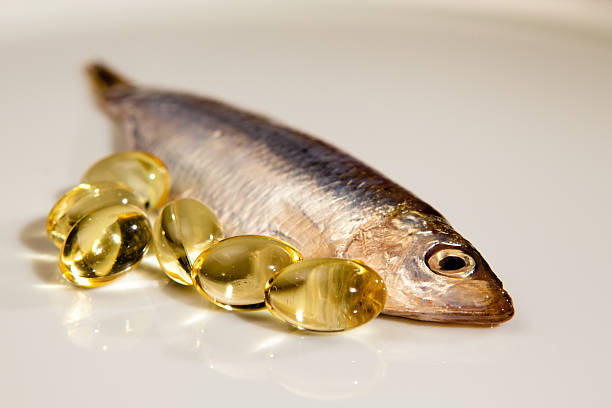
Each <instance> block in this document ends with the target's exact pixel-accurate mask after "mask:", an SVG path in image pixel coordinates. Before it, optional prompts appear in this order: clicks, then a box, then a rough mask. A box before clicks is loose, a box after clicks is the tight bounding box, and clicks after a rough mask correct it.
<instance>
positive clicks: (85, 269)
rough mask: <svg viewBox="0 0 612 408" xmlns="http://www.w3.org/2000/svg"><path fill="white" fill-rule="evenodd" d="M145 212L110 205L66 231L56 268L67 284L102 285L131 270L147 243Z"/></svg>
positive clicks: (147, 229)
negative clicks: (66, 280)
mask: <svg viewBox="0 0 612 408" xmlns="http://www.w3.org/2000/svg"><path fill="white" fill-rule="evenodd" d="M151 235H152V233H151V226H150V224H149V220H148V219H147V215H146V214H145V212H144V211H143V210H142V209H140V208H138V207H135V206H133V205H113V206H110V207H106V208H102V209H99V210H96V211H94V212H92V213H89V214H88V215H86V216H85V217H83V218H81V220H80V221H79V222H77V223H76V224H75V226H74V227H73V228H72V229H71V230H70V232H69V233H68V236H67V237H66V241H65V242H64V246H63V247H62V250H61V252H60V260H59V266H60V270H61V271H62V274H63V275H64V277H65V278H66V279H68V280H69V281H70V282H72V283H74V284H76V285H79V286H86V287H93V286H100V285H104V284H106V283H108V282H110V281H111V280H113V279H115V278H117V277H118V276H120V275H121V274H123V273H125V272H127V271H129V270H130V269H132V268H134V267H135V266H136V265H138V263H139V262H140V261H141V260H142V257H143V256H144V254H145V252H146V251H147V248H148V246H149V242H150V241H151Z"/></svg>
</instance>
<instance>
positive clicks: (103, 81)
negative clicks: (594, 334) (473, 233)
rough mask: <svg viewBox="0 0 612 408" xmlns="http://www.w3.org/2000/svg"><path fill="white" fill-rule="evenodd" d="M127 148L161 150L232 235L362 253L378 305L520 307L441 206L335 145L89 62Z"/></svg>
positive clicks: (476, 319) (506, 314)
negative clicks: (378, 280) (381, 284)
mask: <svg viewBox="0 0 612 408" xmlns="http://www.w3.org/2000/svg"><path fill="white" fill-rule="evenodd" d="M89 75H90V78H91V80H92V83H93V84H94V89H95V90H96V92H97V95H98V97H99V101H100V104H101V106H102V108H103V109H104V110H105V111H106V112H107V113H108V114H109V116H110V117H111V118H112V119H113V121H114V122H115V123H116V124H117V125H118V127H119V129H120V131H121V134H122V135H123V138H124V140H125V145H124V146H125V148H126V149H134V150H142V151H146V152H150V153H152V154H154V155H156V156H158V157H160V158H161V159H162V160H163V161H164V162H165V163H166V164H167V166H168V168H169V170H170V174H171V175H172V178H173V187H172V189H173V190H172V194H173V195H174V196H175V197H176V196H183V197H192V198H196V199H199V200H201V201H203V202H205V203H206V204H207V205H209V206H210V207H211V208H212V209H213V210H214V211H215V212H216V214H217V215H218V217H219V219H220V220H221V222H222V224H223V226H224V229H225V231H226V234H227V235H228V236H230V235H238V234H263V235H271V236H273V237H277V238H279V239H282V240H284V241H287V242H289V243H291V244H293V245H295V246H296V247H297V248H299V249H300V250H301V251H302V252H303V254H304V255H305V256H306V257H307V258H313V257H340V258H351V259H359V260H361V261H363V262H365V263H366V264H368V265H369V266H371V267H373V268H374V269H376V270H377V271H378V272H379V273H380V274H381V275H382V276H383V278H384V279H385V282H386V284H387V287H388V298H387V304H386V307H385V309H384V312H383V313H386V314H389V315H395V316H402V317H408V318H413V319H418V320H425V321H437V322H455V323H469V324H494V323H499V322H503V321H505V320H508V319H510V318H511V317H512V315H513V313H514V309H513V306H512V301H511V299H510V297H509V295H508V294H507V293H506V291H505V290H504V289H503V287H502V283H501V281H500V280H499V279H498V278H497V277H496V276H495V275H494V274H493V272H492V271H491V269H490V268H489V265H488V264H487V263H486V261H485V260H484V259H483V258H482V256H481V255H480V253H479V252H478V251H477V250H476V249H475V248H474V247H473V246H472V245H471V244H470V243H469V242H468V241H467V240H465V239H464V238H463V237H462V236H461V235H459V234H458V233H457V232H456V231H455V230H454V229H453V228H452V227H451V226H450V225H449V223H448V222H447V221H446V219H445V218H444V217H443V216H442V215H440V214H439V213H438V212H437V211H436V210H435V209H433V208H432V207H431V206H429V205H428V204H426V203H425V202H423V201H421V200H420V199H418V198H417V197H415V196H414V195H413V194H411V193H410V192H409V191H407V190H406V189H404V188H403V187H401V186H399V185H397V184H396V183H394V182H392V181H391V180H389V179H387V178H386V177H384V176H383V175H381V174H380V173H378V172H377V171H375V170H373V169H372V168H370V167H368V166H367V165H365V164H363V163H362V162H360V161H359V160H357V159H355V158H353V157H351V156H350V155H348V154H346V153H343V152H342V151H340V150H338V149H337V148H335V147H333V146H331V145H329V144H327V143H325V142H322V141H320V140H318V139H316V138H313V137H311V136H308V135H306V134H304V133H302V132H299V131H296V130H293V129H291V128H289V127H286V126H284V125H281V124H278V123H276V122H274V121H272V120H270V119H267V118H265V117H262V116H259V115H256V114H253V113H249V112H245V111H243V110H240V109H237V108H234V107H231V106H229V105H227V104H224V103H221V102H218V101H215V100H212V99H207V98H202V97H197V96H192V95H186V94H181V93H174V92H165V91H157V90H151V89H147V88H140V87H135V86H132V85H131V84H129V83H128V82H127V81H125V80H123V79H122V78H121V77H120V76H118V75H117V74H115V73H113V72H112V71H110V70H109V69H108V68H106V67H104V66H102V65H92V66H90V67H89Z"/></svg>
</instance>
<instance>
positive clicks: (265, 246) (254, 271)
mask: <svg viewBox="0 0 612 408" xmlns="http://www.w3.org/2000/svg"><path fill="white" fill-rule="evenodd" d="M300 260H302V254H300V252H299V251H298V250H297V249H295V248H294V247H292V246H291V245H289V244H287V243H285V242H283V241H280V240H278V239H274V238H270V237H264V236H262V235H241V236H237V237H232V238H227V239H224V240H223V241H219V242H218V243H216V244H215V245H213V246H212V247H210V248H208V249H207V250H206V251H204V252H203V253H202V255H200V256H199V257H198V259H196V261H195V263H194V265H193V269H192V271H191V276H192V278H193V283H194V285H195V287H196V288H197V289H198V291H199V292H200V293H202V294H203V295H204V296H206V297H207V298H208V299H210V300H211V301H212V302H213V303H215V304H216V305H218V306H221V307H223V308H225V309H228V310H231V309H241V310H255V309H261V308H263V307H265V303H264V288H265V286H266V282H267V281H268V280H269V279H270V278H271V277H272V276H273V275H274V273H276V272H277V271H279V270H280V269H282V268H284V267H285V266H287V265H291V264H292V263H295V262H298V261H300Z"/></svg>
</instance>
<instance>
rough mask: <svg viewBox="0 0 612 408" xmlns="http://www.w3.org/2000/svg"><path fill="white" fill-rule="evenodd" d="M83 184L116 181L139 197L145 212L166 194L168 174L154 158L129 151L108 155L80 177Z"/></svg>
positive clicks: (161, 201)
mask: <svg viewBox="0 0 612 408" xmlns="http://www.w3.org/2000/svg"><path fill="white" fill-rule="evenodd" d="M82 181H83V182H84V183H90V184H91V183H98V182H101V181H118V182H121V183H123V184H125V185H127V186H129V187H130V188H132V189H133V190H134V191H135V192H136V193H137V194H140V195H141V196H142V197H143V198H144V200H145V205H146V209H150V208H156V207H159V206H160V205H161V204H162V203H163V202H164V201H165V200H166V198H167V197H168V191H170V174H169V173H168V169H167V168H166V165H165V164H164V163H163V162H162V161H161V160H160V159H158V158H157V157H155V156H153V155H150V154H148V153H145V152H138V151H131V152H122V153H116V154H113V155H110V156H108V157H105V158H104V159H102V160H100V161H98V162H96V163H94V164H93V165H92V166H91V167H90V168H89V169H88V170H87V171H86V172H85V175H84V176H83V179H82Z"/></svg>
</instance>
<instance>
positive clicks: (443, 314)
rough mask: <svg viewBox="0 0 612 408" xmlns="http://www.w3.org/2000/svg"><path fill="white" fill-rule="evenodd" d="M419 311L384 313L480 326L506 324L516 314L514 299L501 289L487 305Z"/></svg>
mask: <svg viewBox="0 0 612 408" xmlns="http://www.w3.org/2000/svg"><path fill="white" fill-rule="evenodd" d="M489 296H490V295H489ZM490 299H491V298H490ZM419 309H420V310H384V311H383V313H385V314H387V315H391V316H398V317H405V318H408V319H415V320H421V321H428V322H437V323H450V324H465V325H478V326H491V325H497V324H500V323H503V322H506V321H508V320H510V319H512V317H513V316H514V313H515V311H514V305H513V302H512V298H511V297H510V295H509V294H508V292H506V291H505V290H503V289H501V288H500V290H499V292H497V294H496V295H495V296H493V297H492V299H491V301H490V302H488V303H487V304H486V305H474V304H473V305H469V304H468V305H465V304H464V305H460V304H457V303H456V302H453V303H450V304H445V305H436V306H434V305H430V307H429V308H419Z"/></svg>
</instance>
